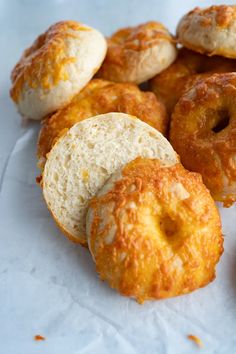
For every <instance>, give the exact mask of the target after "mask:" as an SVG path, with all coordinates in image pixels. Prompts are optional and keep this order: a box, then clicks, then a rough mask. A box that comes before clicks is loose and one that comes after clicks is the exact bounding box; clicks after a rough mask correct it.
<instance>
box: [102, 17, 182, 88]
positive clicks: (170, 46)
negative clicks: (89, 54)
mask: <svg viewBox="0 0 236 354" xmlns="http://www.w3.org/2000/svg"><path fill="white" fill-rule="evenodd" d="M175 58H176V48H175V44H174V41H173V38H172V36H171V35H170V33H169V32H168V30H167V29H166V28H165V27H164V26H163V25H162V24H161V23H158V22H154V21H152V22H147V23H145V24H142V25H139V26H136V27H128V28H123V29H121V30H119V31H117V32H115V33H114V34H113V35H112V36H111V37H110V38H108V51H107V55H106V58H105V60H104V62H103V65H102V67H101V69H100V70H99V72H98V74H97V75H98V77H101V78H103V79H106V80H110V81H115V82H133V83H136V84H140V83H142V82H144V81H146V80H149V79H150V78H152V77H153V76H155V75H156V74H158V73H159V72H161V71H162V70H164V69H166V68H167V67H168V66H169V65H170V64H171V63H172V62H173V61H174V60H175Z"/></svg>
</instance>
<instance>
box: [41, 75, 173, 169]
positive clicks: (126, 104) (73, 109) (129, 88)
mask: <svg viewBox="0 0 236 354" xmlns="http://www.w3.org/2000/svg"><path fill="white" fill-rule="evenodd" d="M108 112H123V113H128V114H131V115H136V116H139V118H140V119H141V120H143V121H144V122H146V123H148V124H150V125H151V126H153V127H154V128H156V129H157V130H159V131H160V132H161V133H165V132H166V128H167V123H168V121H167V115H166V110H165V107H164V105H163V104H162V103H161V102H158V101H157V99H156V97H155V95H154V94H153V93H151V92H142V91H141V90H139V88H138V86H136V85H134V84H129V83H112V82H109V81H105V80H101V79H95V80H92V81H90V82H89V84H88V85H87V86H86V87H85V88H84V89H83V90H82V91H81V92H80V93H79V94H78V95H76V96H75V97H74V99H73V100H72V102H71V103H70V104H69V105H68V106H67V107H65V108H64V109H62V110H60V111H58V112H57V113H56V114H54V115H53V116H51V117H50V118H48V119H46V120H45V122H44V124H43V126H42V129H41V132H40V135H39V140H38V159H39V163H38V165H39V167H43V166H44V163H45V161H46V155H47V153H48V152H49V151H50V149H51V147H52V146H53V144H54V143H55V141H56V140H57V139H58V137H60V136H61V135H62V134H64V133H65V131H66V129H69V128H71V127H72V126H73V125H74V124H75V123H78V122H79V121H81V120H83V119H85V118H89V117H92V116H95V115H98V114H104V113H108Z"/></svg>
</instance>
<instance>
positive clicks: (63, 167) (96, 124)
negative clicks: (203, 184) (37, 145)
mask: <svg viewBox="0 0 236 354" xmlns="http://www.w3.org/2000/svg"><path fill="white" fill-rule="evenodd" d="M138 156H140V157H146V158H157V159H159V160H160V161H161V163H162V164H164V165H167V166H170V165H174V164H175V163H177V162H178V157H177V154H176V153H175V151H174V150H173V148H172V146H171V145H170V143H169V142H168V141H167V140H166V138H165V137H164V136H163V135H162V134H161V133H159V132H158V131H157V130H156V129H154V128H152V127H151V126H149V125H148V124H146V123H144V122H142V121H141V120H139V119H138V118H136V117H134V116H130V115H128V114H124V113H107V114H103V115H98V116H95V117H92V118H89V119H86V120H84V121H82V122H79V123H77V124H75V125H74V126H73V127H72V128H71V129H69V130H68V131H67V132H66V134H65V135H64V136H62V137H61V138H60V139H59V140H58V141H57V143H56V144H55V145H54V146H53V148H52V149H51V151H50V153H49V154H48V158H47V162H46V164H45V167H44V171H43V176H42V182H41V185H42V188H43V195H44V198H45V201H46V203H47V206H48V208H49V210H50V211H51V213H52V215H53V217H54V219H55V220H56V222H57V224H58V225H59V227H60V228H61V230H62V231H63V232H64V233H65V235H66V236H67V237H69V238H70V239H71V240H73V241H75V242H78V243H81V244H83V245H86V244H87V240H86V232H85V217H86V212H87V207H88V202H89V200H90V199H91V198H92V197H94V196H95V195H96V194H97V192H98V191H99V190H100V189H101V187H102V186H103V185H104V183H105V182H106V180H107V179H108V178H109V177H110V175H111V174H112V173H113V172H115V171H116V170H117V169H119V168H121V167H122V166H123V165H125V164H126V163H127V162H129V161H131V160H133V159H135V158H136V157H138Z"/></svg>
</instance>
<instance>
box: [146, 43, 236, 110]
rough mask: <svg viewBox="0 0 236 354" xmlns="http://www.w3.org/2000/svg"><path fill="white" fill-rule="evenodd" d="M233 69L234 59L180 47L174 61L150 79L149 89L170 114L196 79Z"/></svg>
mask: <svg viewBox="0 0 236 354" xmlns="http://www.w3.org/2000/svg"><path fill="white" fill-rule="evenodd" d="M233 71H236V60H233V59H226V58H222V57H219V56H215V57H207V56H205V55H202V54H199V53H195V52H192V51H191V50H188V49H186V48H181V49H180V50H179V54H178V58H177V59H176V60H175V62H174V63H173V64H172V65H170V66H169V67H168V68H167V69H166V70H164V71H163V72H161V73H160V74H158V75H156V76H155V77H154V78H153V79H152V80H150V89H151V91H153V92H154V93H155V95H156V96H157V98H158V100H160V101H162V102H163V103H164V104H165V106H166V109H167V112H168V113H169V114H171V113H172V111H173V109H174V106H175V105H176V103H177V102H178V100H179V99H180V97H181V96H182V95H183V94H184V92H185V91H187V90H188V89H189V88H190V87H191V86H193V85H194V84H195V83H196V82H197V81H199V80H200V79H202V78H206V77H208V76H210V75H212V74H214V73H224V72H233Z"/></svg>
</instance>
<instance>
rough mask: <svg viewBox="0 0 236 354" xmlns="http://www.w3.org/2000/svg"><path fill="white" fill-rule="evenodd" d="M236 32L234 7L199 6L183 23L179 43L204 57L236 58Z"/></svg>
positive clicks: (179, 30) (178, 37)
mask: <svg viewBox="0 0 236 354" xmlns="http://www.w3.org/2000/svg"><path fill="white" fill-rule="evenodd" d="M235 33H236V6H235V5H232V6H226V5H219V6H215V5H214V6H211V7H208V8H206V9H200V8H199V7H196V8H195V9H194V10H192V11H190V12H189V13H187V14H186V15H185V16H184V17H183V18H182V19H181V20H180V22H179V24H178V27H177V40H178V41H179V42H180V43H181V44H183V46H185V47H187V48H189V49H192V50H194V51H196V52H199V53H202V54H206V55H210V56H211V55H221V56H223V57H227V58H236V47H235Z"/></svg>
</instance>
